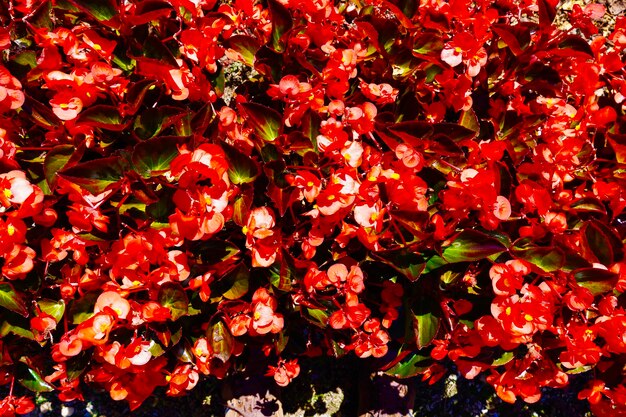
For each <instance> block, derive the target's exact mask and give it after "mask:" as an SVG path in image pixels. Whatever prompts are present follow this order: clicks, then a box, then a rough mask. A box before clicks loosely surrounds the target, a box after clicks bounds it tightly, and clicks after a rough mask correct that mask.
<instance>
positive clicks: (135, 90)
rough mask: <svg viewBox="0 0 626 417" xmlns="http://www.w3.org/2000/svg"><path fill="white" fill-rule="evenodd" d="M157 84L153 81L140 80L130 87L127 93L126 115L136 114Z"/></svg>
mask: <svg viewBox="0 0 626 417" xmlns="http://www.w3.org/2000/svg"><path fill="white" fill-rule="evenodd" d="M155 85H156V82H155V81H153V80H145V79H144V80H140V81H137V82H136V83H133V84H132V85H131V86H130V87H128V91H127V93H126V96H125V97H126V105H127V108H126V114H131V115H132V114H135V113H137V110H139V107H140V106H141V105H142V104H143V100H144V98H145V97H146V94H148V91H150V90H153V89H154V88H155Z"/></svg>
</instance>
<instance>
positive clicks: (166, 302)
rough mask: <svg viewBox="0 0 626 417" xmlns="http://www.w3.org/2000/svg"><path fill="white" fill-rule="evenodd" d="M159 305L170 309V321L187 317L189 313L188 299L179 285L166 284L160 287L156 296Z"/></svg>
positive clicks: (173, 283)
mask: <svg viewBox="0 0 626 417" xmlns="http://www.w3.org/2000/svg"><path fill="white" fill-rule="evenodd" d="M158 300H159V304H161V305H162V306H163V307H167V308H169V309H170V312H171V315H172V320H174V321H176V320H178V319H179V318H180V317H182V316H185V315H187V312H188V311H189V299H188V298H187V294H186V293H185V290H184V289H183V287H182V286H181V285H180V284H177V283H175V282H166V283H165V284H163V285H161V288H160V289H159V296H158Z"/></svg>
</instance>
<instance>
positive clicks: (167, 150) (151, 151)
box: [131, 136, 185, 178]
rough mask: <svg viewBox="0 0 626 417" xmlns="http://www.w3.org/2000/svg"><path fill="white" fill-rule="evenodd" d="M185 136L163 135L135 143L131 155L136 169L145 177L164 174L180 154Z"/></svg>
mask: <svg viewBox="0 0 626 417" xmlns="http://www.w3.org/2000/svg"><path fill="white" fill-rule="evenodd" d="M184 140H185V138H183V137H178V136H161V137H157V138H152V139H148V140H145V141H143V142H140V143H138V144H137V145H135V148H134V149H133V154H132V157H131V160H132V163H133V166H134V167H135V170H136V171H137V172H138V173H139V174H140V175H141V176H143V177H146V178H149V177H156V176H159V175H163V174H164V173H166V172H167V171H169V169H170V164H171V162H172V161H173V160H174V159H175V158H176V157H177V156H178V155H180V152H179V151H178V146H179V145H180V144H182V143H183V142H184Z"/></svg>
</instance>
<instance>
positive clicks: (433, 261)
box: [423, 255, 448, 274]
mask: <svg viewBox="0 0 626 417" xmlns="http://www.w3.org/2000/svg"><path fill="white" fill-rule="evenodd" d="M447 264H448V262H446V260H445V259H443V258H442V257H441V256H439V255H434V256H431V257H430V258H429V259H428V261H426V268H424V271H423V273H424V274H428V273H429V272H431V271H434V270H435V269H437V268H441V267H442V266H444V265H447Z"/></svg>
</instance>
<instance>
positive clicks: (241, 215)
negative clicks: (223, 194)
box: [233, 188, 254, 227]
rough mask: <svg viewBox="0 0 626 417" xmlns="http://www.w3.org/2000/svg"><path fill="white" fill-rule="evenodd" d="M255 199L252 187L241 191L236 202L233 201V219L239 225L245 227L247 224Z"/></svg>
mask: <svg viewBox="0 0 626 417" xmlns="http://www.w3.org/2000/svg"><path fill="white" fill-rule="evenodd" d="M253 199H254V195H253V190H252V189H250V188H248V189H247V190H242V191H240V193H239V195H238V196H237V197H235V202H234V203H233V221H234V222H235V224H237V226H240V227H244V226H245V225H246V222H247V221H248V215H249V214H250V208H251V207H252V200H253Z"/></svg>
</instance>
